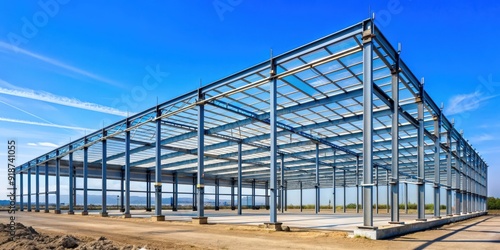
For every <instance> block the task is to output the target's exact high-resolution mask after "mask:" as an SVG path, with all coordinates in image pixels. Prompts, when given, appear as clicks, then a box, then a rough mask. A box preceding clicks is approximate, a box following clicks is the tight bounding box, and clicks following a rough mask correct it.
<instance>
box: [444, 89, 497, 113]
mask: <svg viewBox="0 0 500 250" xmlns="http://www.w3.org/2000/svg"><path fill="white" fill-rule="evenodd" d="M495 97H497V95H494V96H483V94H482V93H481V92H479V91H475V92H473V93H470V94H462V95H456V96H453V97H452V98H450V101H449V102H448V107H447V108H446V110H445V113H446V114H447V115H454V114H459V113H463V112H467V111H473V110H476V109H478V108H479V107H480V106H481V104H483V103H484V102H485V101H487V100H489V99H492V98H495Z"/></svg>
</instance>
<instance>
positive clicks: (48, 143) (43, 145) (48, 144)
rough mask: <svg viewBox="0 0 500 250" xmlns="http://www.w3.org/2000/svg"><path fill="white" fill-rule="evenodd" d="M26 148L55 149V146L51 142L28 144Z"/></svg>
mask: <svg viewBox="0 0 500 250" xmlns="http://www.w3.org/2000/svg"><path fill="white" fill-rule="evenodd" d="M27 145H28V146H32V147H38V146H40V147H48V148H57V145H56V144H54V143H52V142H28V143H27Z"/></svg>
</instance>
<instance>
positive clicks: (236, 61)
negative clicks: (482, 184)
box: [0, 0, 500, 202]
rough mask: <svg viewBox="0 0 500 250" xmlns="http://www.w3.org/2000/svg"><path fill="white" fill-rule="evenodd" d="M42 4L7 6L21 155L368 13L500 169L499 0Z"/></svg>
mask: <svg viewBox="0 0 500 250" xmlns="http://www.w3.org/2000/svg"><path fill="white" fill-rule="evenodd" d="M40 2H41V3H47V4H45V5H44V4H39V3H38V2H37V1H16V2H15V3H14V2H12V1H2V2H1V3H0V24H1V25H0V69H1V70H0V131H1V132H0V133H1V140H2V141H1V145H5V144H6V140H7V139H8V138H15V139H17V140H18V143H19V144H20V147H19V150H18V158H17V160H18V163H24V162H26V161H27V160H29V159H32V158H34V157H36V156H38V155H40V154H42V153H45V152H47V151H49V150H51V149H52V148H53V147H55V146H56V145H62V144H64V143H67V142H69V141H70V140H71V139H75V138H77V137H81V136H83V135H84V134H85V133H88V132H91V131H93V130H95V129H98V128H100V127H102V126H103V125H108V124H110V123H111V122H114V121H117V120H119V119H122V118H123V117H124V116H126V115H127V113H134V112H138V111H141V110H143V109H145V108H148V107H150V106H153V105H154V104H156V102H157V99H158V100H159V101H160V102H161V101H165V100H168V99H170V98H173V97H175V96H177V95H180V94H182V93H185V92H187V91H189V90H193V89H195V88H197V87H199V84H200V81H201V82H202V84H207V83H209V82H212V81H214V80H217V79H219V78H222V77H224V76H226V75H229V74H231V73H234V72H236V71H238V70H241V69H244V68H246V67H248V66H251V65H254V64H256V63H259V62H261V61H263V60H267V59H268V57H269V49H270V48H272V49H273V51H274V53H275V54H279V53H283V52H285V51H288V50H290V49H293V48H295V47H297V46H300V45H302V44H305V43H307V42H310V41H312V40H315V39H317V38H320V37H322V36H325V35H327V34H330V33H333V32H335V31H338V30H340V29H342V28H345V27H347V26H350V25H352V24H354V23H357V22H359V21H361V20H363V19H366V18H367V17H368V16H369V10H371V11H373V12H375V13H376V22H377V24H378V25H379V27H380V28H381V29H382V32H383V33H384V34H385V36H386V37H387V38H388V39H389V41H391V42H392V43H393V44H396V43H397V42H401V43H402V45H403V52H402V58H403V60H404V61H405V62H406V63H407V64H408V65H409V67H410V68H411V69H412V71H413V72H414V73H415V75H416V76H417V77H425V82H426V85H425V88H426V89H427V91H428V92H429V93H430V95H431V96H432V97H433V99H434V100H435V101H436V103H438V104H439V103H444V105H445V114H447V116H448V117H449V118H454V119H455V121H456V126H457V127H458V129H463V130H464V132H465V137H466V138H467V139H469V140H470V142H471V143H472V145H473V146H474V147H475V148H477V150H478V151H479V152H480V153H481V154H482V156H483V157H484V159H485V160H486V161H487V163H488V164H489V165H490V169H489V175H490V176H498V175H499V174H500V170H499V169H498V167H497V165H498V164H499V163H500V159H499V157H498V155H499V153H500V146H499V144H498V140H499V139H500V113H499V112H498V111H497V108H498V106H499V105H500V98H498V95H499V94H500V70H499V67H498V65H500V49H499V48H498V45H497V44H498V39H499V38H500V29H499V28H498V25H497V23H499V22H500V16H499V15H498V13H500V3H499V2H498V1H441V2H438V1H411V0H388V1H386V0H384V1H342V2H340V3H339V2H338V1H327V0H323V1H320V0H311V1H307V2H306V1H284V0H281V1H278V0H269V1H259V2H257V1H248V0H239V1H237V0H231V1H229V0H216V1H143V2H141V3H140V4H138V3H135V2H134V1H125V2H124V1H76V0H72V1H71V0H64V1H63V0H60V1H57V0H41V1H40ZM13 45H15V47H13ZM155 83H158V84H155ZM2 148H4V149H5V146H3V147H2ZM4 151H5V150H4ZM5 153H6V152H3V151H2V152H0V157H1V158H0V159H2V162H5V161H6V160H5V159H6V154H5ZM5 168H6V167H5ZM0 178H1V179H2V180H3V179H6V178H7V177H6V171H5V170H2V171H0ZM490 179H491V178H490ZM0 183H1V184H0V199H4V198H6V197H5V195H6V187H5V186H3V185H4V183H5V182H3V181H2V182H0ZM489 194H490V195H493V196H497V197H500V183H498V182H497V183H495V182H494V181H490V182H489ZM324 199H326V198H324ZM311 202H312V199H311Z"/></svg>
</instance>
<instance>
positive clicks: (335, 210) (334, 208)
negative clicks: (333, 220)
mask: <svg viewBox="0 0 500 250" xmlns="http://www.w3.org/2000/svg"><path fill="white" fill-rule="evenodd" d="M336 164H337V150H333V171H332V194H333V196H332V205H333V213H336V212H337V201H336V199H337V190H336V189H335V186H336V185H335V184H336V183H335V179H336V178H337V176H336V172H337V166H336Z"/></svg>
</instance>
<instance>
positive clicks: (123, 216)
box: [122, 214, 132, 219]
mask: <svg viewBox="0 0 500 250" xmlns="http://www.w3.org/2000/svg"><path fill="white" fill-rule="evenodd" d="M122 218H125V219H126V218H132V215H131V214H123V215H122Z"/></svg>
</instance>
